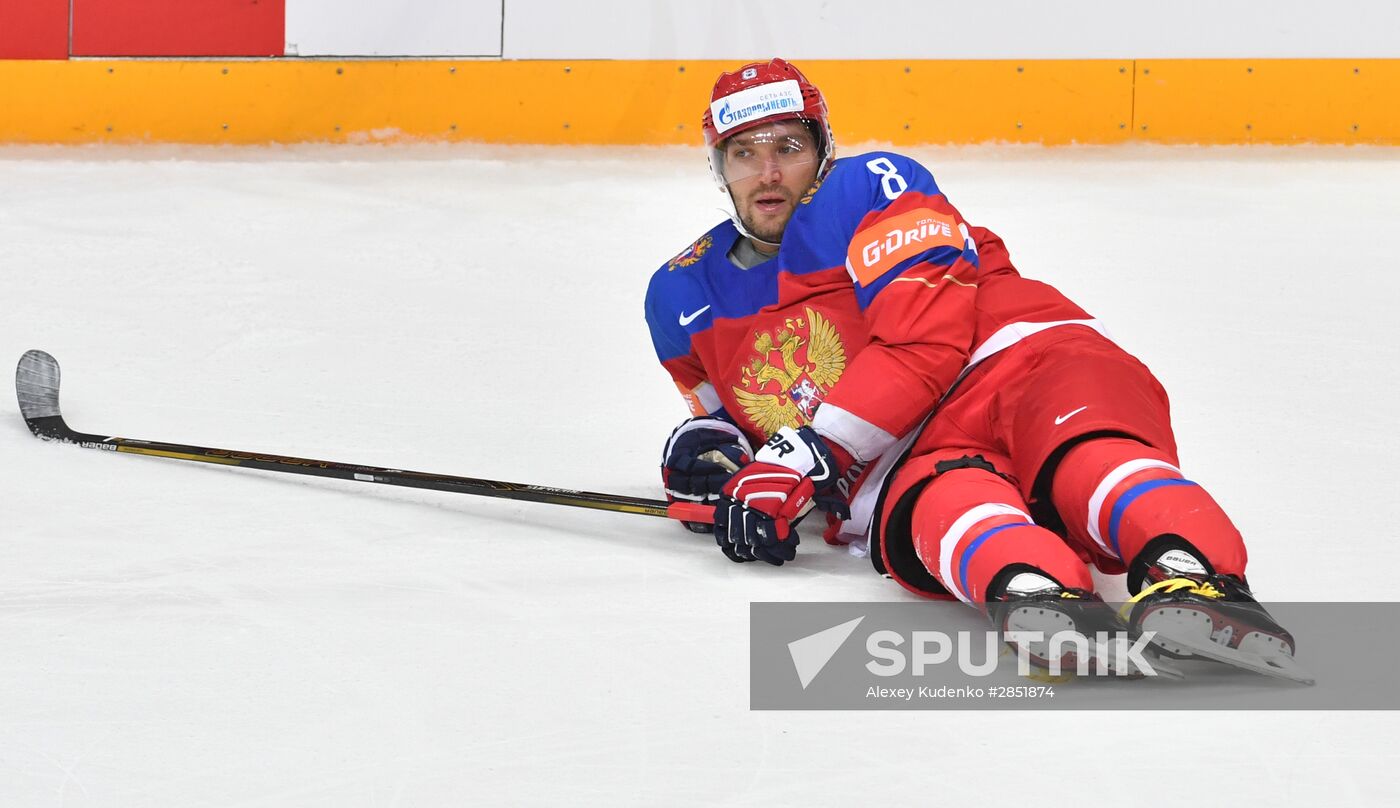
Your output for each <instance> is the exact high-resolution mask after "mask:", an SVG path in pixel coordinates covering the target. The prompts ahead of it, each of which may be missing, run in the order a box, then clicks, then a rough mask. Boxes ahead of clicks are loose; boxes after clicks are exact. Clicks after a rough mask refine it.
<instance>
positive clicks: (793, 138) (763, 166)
mask: <svg viewBox="0 0 1400 808" xmlns="http://www.w3.org/2000/svg"><path fill="white" fill-rule="evenodd" d="M714 158H715V165H717V166H719V173H720V176H721V178H722V179H723V180H724V183H725V184H726V185H733V184H734V183H736V182H742V181H744V180H747V179H752V178H754V177H759V176H765V175H766V176H769V177H775V178H777V177H780V176H782V175H785V174H787V173H788V172H790V171H794V170H798V169H808V168H809V167H811V166H815V165H816V163H817V162H818V161H819V160H820V159H821V153H820V149H818V148H817V143H816V139H815V138H814V137H812V133H811V130H809V129H808V128H807V127H806V126H805V125H803V124H802V123H801V122H800V121H782V122H779V123H774V124H769V125H768V126H763V127H759V128H758V129H752V130H750V131H748V132H740V133H739V134H737V135H735V136H733V137H731V138H727V139H725V140H724V141H723V142H722V143H720V144H719V145H718V146H716V147H715V154H714ZM774 181H775V182H776V181H777V180H776V179H774Z"/></svg>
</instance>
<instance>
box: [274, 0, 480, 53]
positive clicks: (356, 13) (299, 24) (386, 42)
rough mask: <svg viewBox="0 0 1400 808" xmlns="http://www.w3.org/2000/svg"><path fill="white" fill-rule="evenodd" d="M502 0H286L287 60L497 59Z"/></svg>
mask: <svg viewBox="0 0 1400 808" xmlns="http://www.w3.org/2000/svg"><path fill="white" fill-rule="evenodd" d="M501 7H502V0H287V55H288V56H499V55H500V54H501Z"/></svg>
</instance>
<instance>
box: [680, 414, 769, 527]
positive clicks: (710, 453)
mask: <svg viewBox="0 0 1400 808" xmlns="http://www.w3.org/2000/svg"><path fill="white" fill-rule="evenodd" d="M752 457H753V449H751V448H749V441H748V439H747V438H745V437H744V433H743V432H741V431H739V427H737V426H735V425H734V424H732V423H730V422H729V421H726V420H724V419H723V418H713V417H710V416H701V417H698V418H690V419H688V420H686V421H682V422H681V424H680V426H678V427H676V428H675V429H674V430H673V431H672V432H671V437H670V438H668V439H667V441H666V448H665V449H664V450H662V453H661V481H662V484H663V485H664V486H665V488H666V499H667V500H669V501H671V502H675V501H677V500H680V501H684V502H710V503H718V501H719V498H720V494H721V492H722V490H723V488H724V484H725V483H726V482H728V481H729V478H730V477H732V476H734V472H735V471H738V470H739V467H740V466H743V465H745V464H746V463H748V462H749V460H750V459H751V458H752ZM681 524H683V525H685V526H686V527H688V528H690V529H691V530H693V531H695V532H696V533H709V532H710V531H711V530H713V528H712V527H711V526H710V525H708V524H704V523H699V522H682V523H681Z"/></svg>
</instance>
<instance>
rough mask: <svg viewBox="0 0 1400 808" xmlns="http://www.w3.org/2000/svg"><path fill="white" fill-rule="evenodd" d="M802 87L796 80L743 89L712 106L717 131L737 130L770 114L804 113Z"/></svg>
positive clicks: (721, 132)
mask: <svg viewBox="0 0 1400 808" xmlns="http://www.w3.org/2000/svg"><path fill="white" fill-rule="evenodd" d="M804 106H805V105H804V104H803V102H802V88H801V87H800V86H799V85H798V83H797V80H796V79H788V80H787V81H780V82H777V83H775V84H764V85H761V86H758V87H750V88H748V89H747V90H740V91H739V92H737V93H734V94H733V95H728V96H725V97H724V98H721V99H719V100H718V101H715V102H713V103H711V104H710V114H711V116H712V117H713V118H714V121H715V131H716V132H718V133H720V134H724V133H725V132H727V131H729V130H730V129H733V128H734V127H736V126H738V125H740V124H742V123H747V122H749V121H753V120H757V119H759V118H766V117H769V116H770V115H780V114H783V113H793V112H801V111H802V108H803V107H804Z"/></svg>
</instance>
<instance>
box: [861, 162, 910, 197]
mask: <svg viewBox="0 0 1400 808" xmlns="http://www.w3.org/2000/svg"><path fill="white" fill-rule="evenodd" d="M865 167H866V168H868V169H870V171H871V173H874V174H878V175H880V187H881V188H883V189H884V191H885V196H886V197H888V198H889V199H898V198H899V195H900V194H902V193H904V192H905V191H907V190H908V189H909V183H907V182H905V181H904V178H903V177H901V176H900V175H899V169H898V168H897V167H896V166H895V164H894V163H891V162H890V159H889V158H888V157H876V158H875V159H874V160H869V161H867V162H866V164H865Z"/></svg>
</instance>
